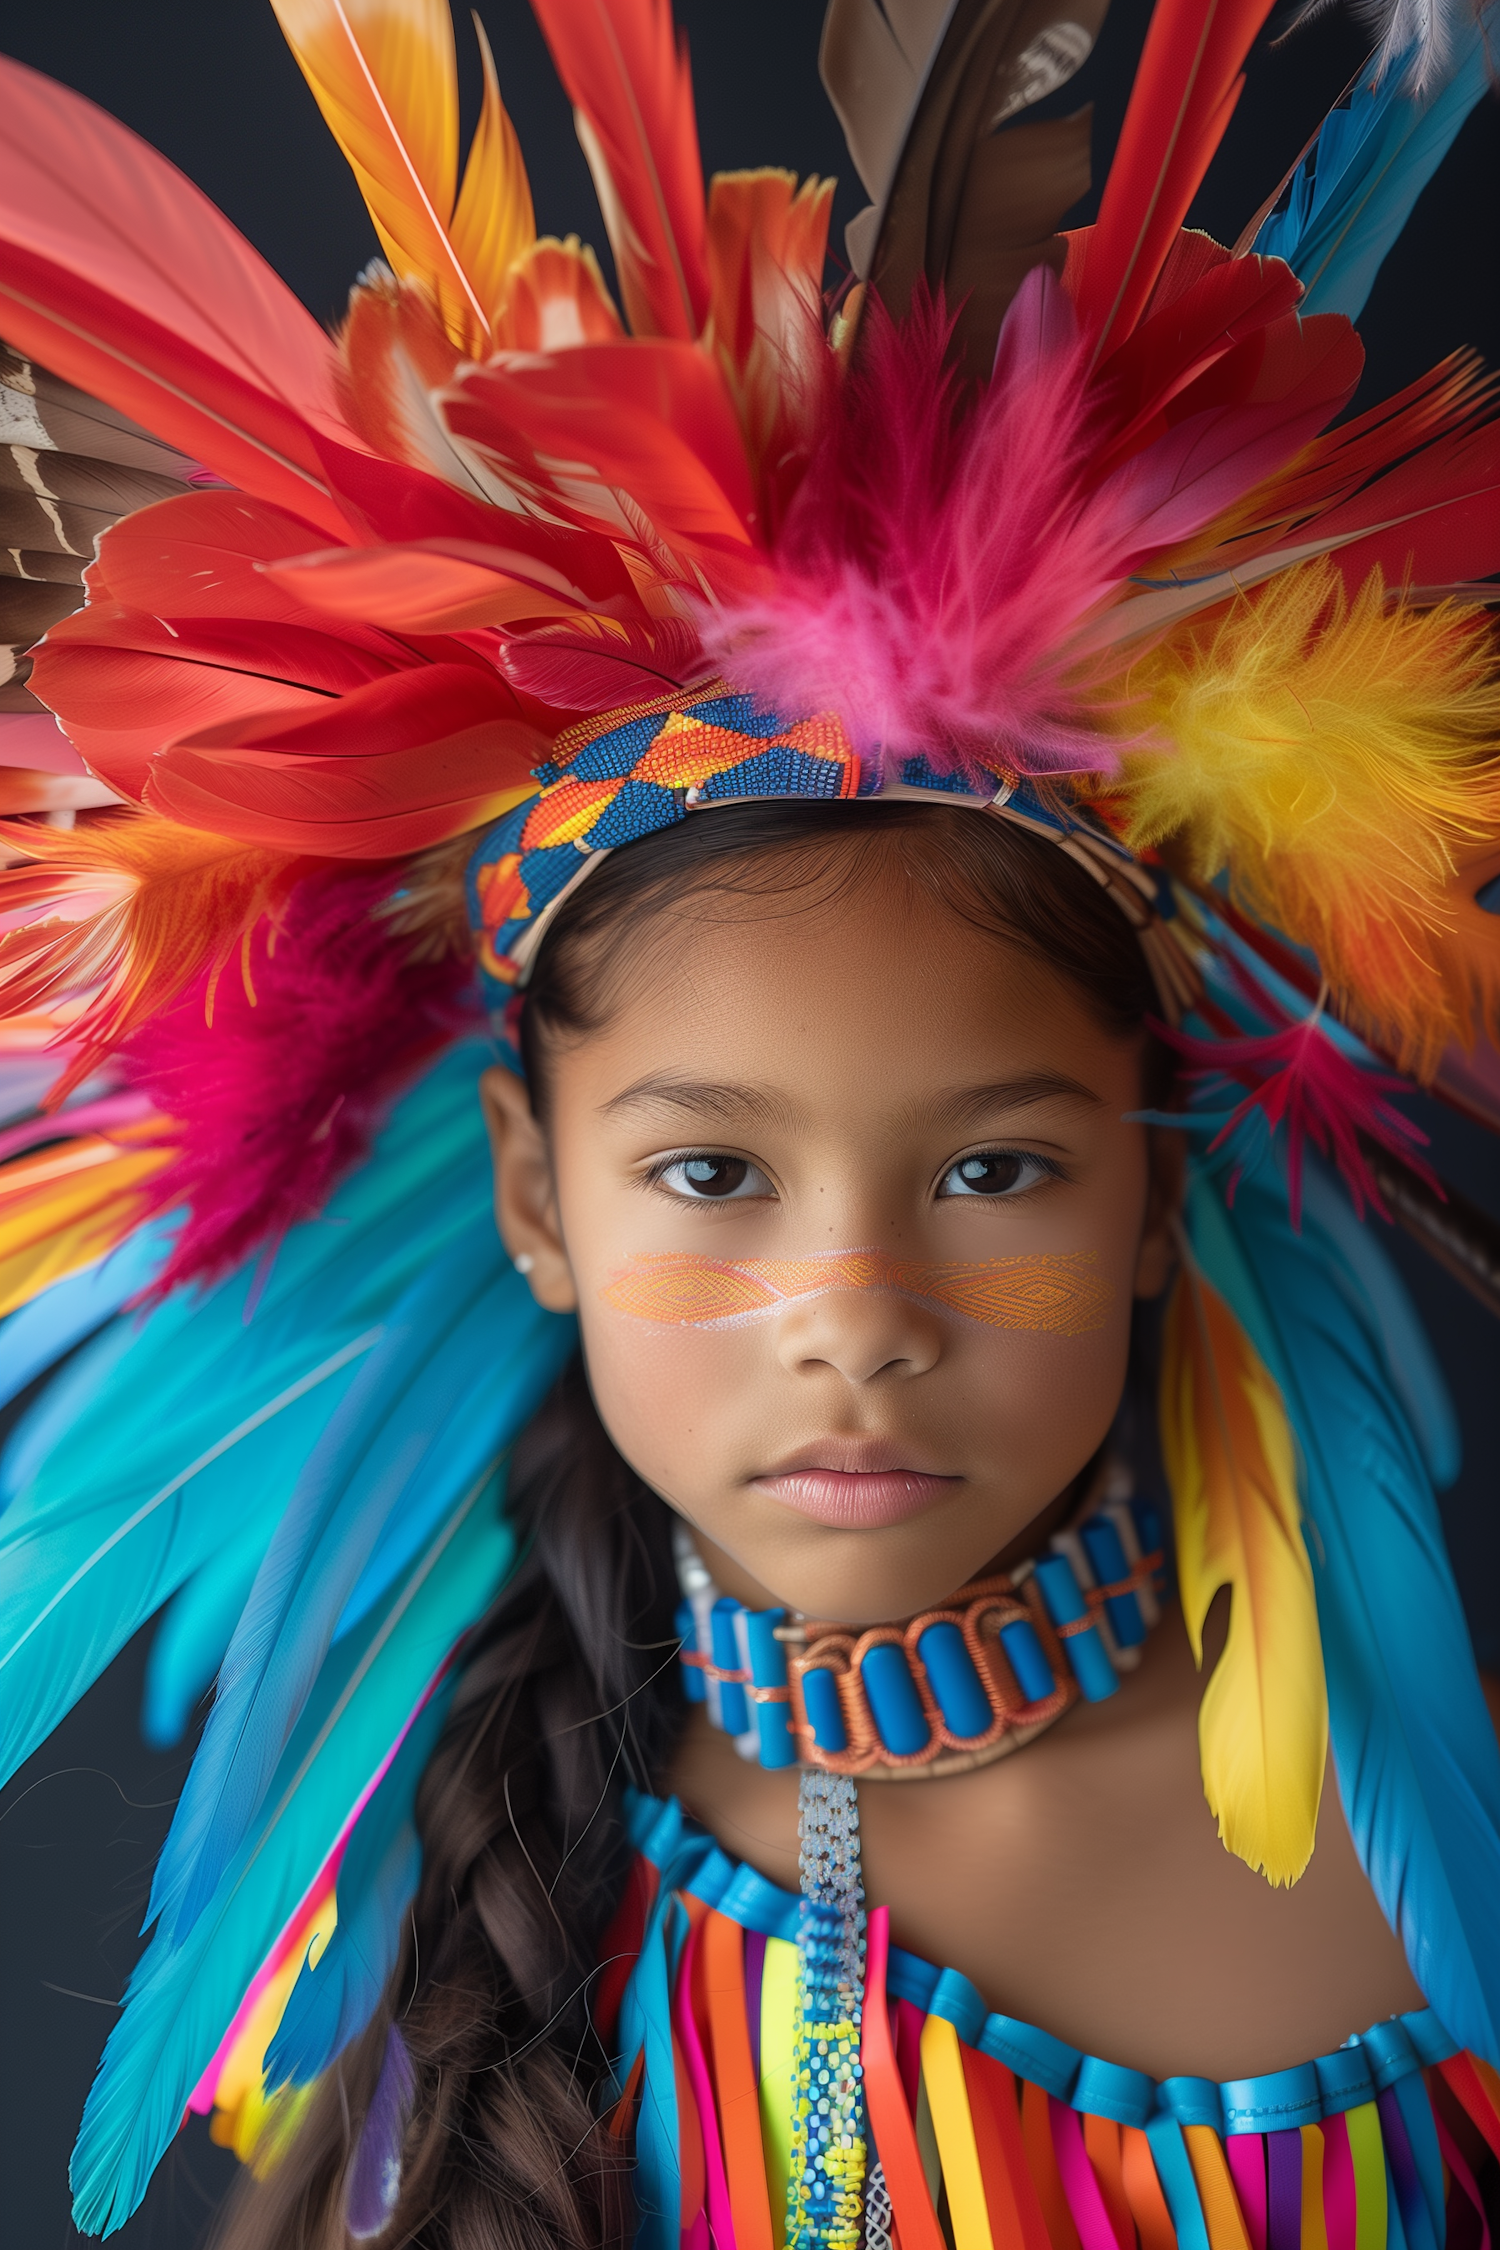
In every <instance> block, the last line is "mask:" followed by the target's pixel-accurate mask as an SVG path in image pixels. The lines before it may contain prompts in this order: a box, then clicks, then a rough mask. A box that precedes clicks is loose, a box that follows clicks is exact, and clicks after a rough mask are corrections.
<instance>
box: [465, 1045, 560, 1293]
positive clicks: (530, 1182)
mask: <svg viewBox="0 0 1500 2250" xmlns="http://www.w3.org/2000/svg"><path fill="white" fill-rule="evenodd" d="M479 1098H480V1101H481V1103H482V1104H483V1107H484V1121H485V1124H486V1126H487V1127H488V1129H489V1136H490V1154H491V1156H492V1158H493V1159H494V1165H495V1224H496V1226H497V1227H498V1228H499V1229H500V1239H501V1241H502V1242H503V1243H504V1244H505V1247H506V1250H507V1251H508V1252H509V1254H510V1256H511V1257H512V1258H513V1259H514V1260H515V1261H516V1262H517V1264H519V1265H520V1267H521V1270H522V1272H523V1273H524V1274H525V1275H526V1278H527V1280H528V1281H529V1282H530V1284H531V1294H532V1295H533V1297H535V1299H536V1301H537V1303H538V1304H539V1305H541V1306H542V1307H543V1308H544V1309H545V1310H546V1311H547V1312H559V1313H565V1312H576V1311H577V1310H578V1290H577V1287H576V1285H575V1284H574V1280H573V1268H572V1266H571V1265H570V1264H569V1263H568V1253H567V1250H566V1249H565V1248H564V1246H563V1238H562V1226H561V1223H560V1221H559V1218H558V1211H557V1193H556V1190H555V1189H554V1187H553V1184H552V1161H551V1158H550V1157H549V1155H548V1153H547V1143H546V1140H545V1138H544V1137H543V1134H542V1129H541V1127H540V1125H538V1123H537V1121H536V1118H535V1117H534V1116H533V1115H532V1109H531V1096H530V1094H529V1093H528V1092H527V1090H526V1082H525V1080H524V1079H522V1078H518V1077H517V1076H516V1073H515V1072H514V1071H513V1070H506V1069H504V1068H503V1067H502V1066H500V1065H499V1064H496V1065H495V1066H494V1067H493V1068H492V1069H490V1070H487V1071H485V1073H484V1075H483V1076H482V1077H481V1079H480V1081H479Z"/></svg>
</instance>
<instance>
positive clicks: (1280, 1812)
mask: <svg viewBox="0 0 1500 2250" xmlns="http://www.w3.org/2000/svg"><path fill="white" fill-rule="evenodd" d="M1161 1438H1162V1454H1163V1458H1164V1460H1165V1462H1166V1468H1167V1476H1168V1480H1169V1482H1170V1484H1171V1488H1172V1507H1173V1516H1174V1520H1175V1523H1176V1530H1177V1576H1178V1581H1179V1584H1180V1587H1181V1592H1182V1612H1183V1619H1184V1622H1185V1623H1186V1625H1187V1629H1188V1637H1189V1639H1190V1640H1191V1642H1192V1646H1193V1654H1194V1656H1195V1657H1196V1659H1197V1661H1198V1663H1199V1665H1200V1666H1201V1664H1202V1662H1203V1622H1204V1619H1205V1618H1206V1617H1207V1615H1208V1611H1209V1607H1210V1604H1211V1603H1212V1601H1213V1598H1214V1596H1215V1594H1216V1593H1217V1592H1218V1591H1219V1589H1220V1587H1221V1586H1227V1587H1229V1589H1230V1613H1229V1638H1228V1641H1227V1643H1226V1644H1225V1648H1224V1653H1223V1655H1222V1656H1221V1657H1220V1659H1219V1661H1218V1663H1217V1664H1216V1665H1215V1667H1214V1670H1213V1673H1212V1675H1211V1677H1210V1679H1209V1682H1208V1686H1207V1687H1206V1688H1205V1690H1204V1693H1203V1702H1202V1706H1201V1708H1200V1710H1199V1714H1198V1747H1199V1754H1200V1756H1201V1759H1202V1765H1203V1793H1204V1795H1205V1796H1206V1797H1207V1799H1208V1803H1209V1809H1210V1810H1211V1811H1212V1812H1213V1813H1214V1815H1215V1817H1216V1818H1217V1820H1218V1823H1219V1834H1220V1836H1221V1837H1222V1838H1223V1840H1224V1843H1225V1844H1226V1845H1227V1847H1228V1848H1229V1850H1230V1851H1232V1852H1234V1853H1236V1854H1237V1855H1238V1857H1239V1858H1241V1859H1243V1860H1244V1861H1246V1862H1247V1864H1248V1865H1249V1866H1251V1867H1253V1868H1255V1869H1257V1870H1258V1871H1259V1872H1261V1873H1263V1874H1264V1875H1265V1877H1266V1880H1267V1881H1268V1882H1270V1883H1287V1884H1290V1883H1295V1882H1296V1880H1297V1878H1298V1876H1299V1875H1301V1874H1302V1872H1303V1870H1304V1869H1305V1867H1306V1866H1307V1863H1308V1861H1309V1859H1310V1858H1311V1857H1312V1849H1313V1840H1314V1836H1315V1834H1316V1831H1317V1825H1318V1801H1319V1798H1320V1796H1321V1794H1322V1789H1323V1772H1324V1768H1325V1766H1326V1764H1327V1758H1328V1694H1327V1688H1326V1686H1325V1683H1324V1678H1323V1647H1322V1642H1321V1640H1320V1638H1319V1634H1318V1611H1317V1603H1316V1600H1315V1598H1314V1594H1313V1582H1312V1568H1311V1565H1310V1564H1309V1562H1308V1559H1307V1549H1306V1546H1305V1545H1304V1543H1303V1538H1302V1528H1301V1523H1300V1520H1299V1519H1300V1511H1299V1508H1298V1504H1297V1479H1296V1466H1295V1461H1294V1457H1293V1447H1292V1434H1291V1430H1290V1427H1289V1426H1288V1423H1287V1418H1286V1410H1285V1408H1284V1406H1283V1405H1282V1402H1281V1394H1280V1392H1279V1391H1278V1390H1277V1388H1276V1385H1275V1384H1274V1383H1273V1382H1272V1380H1271V1377H1270V1375H1269V1374H1268V1373H1267V1371H1266V1369H1265V1367H1264V1365H1263V1364H1262V1362H1261V1360H1260V1358H1259V1356H1258V1355H1257V1353H1256V1351H1255V1348H1254V1346H1253V1345H1252V1344H1251V1342H1250V1339H1249V1337H1248V1336H1247V1335H1246V1334H1245V1331H1244V1329H1243V1328H1242V1327H1241V1326H1240V1323H1239V1321H1238V1320H1237V1319H1236V1318H1235V1316H1234V1314H1233V1312H1232V1311H1231V1310H1230V1308H1229V1306H1228V1305H1227V1304H1226V1303H1225V1302H1224V1300H1223V1298H1222V1297H1221V1296H1219V1294H1218V1292H1217V1291H1216V1290H1214V1289H1212V1288H1210V1286H1209V1285H1208V1283H1207V1282H1206V1281H1205V1280H1204V1279H1203V1277H1202V1276H1201V1274H1199V1273H1197V1272H1196V1271H1193V1270H1191V1269H1187V1270H1185V1271H1184V1272H1183V1273H1182V1274H1181V1275H1179V1277H1178V1280H1177V1283H1176V1286H1175V1288H1174V1289H1173V1292H1172V1300H1171V1303H1170V1305H1169V1306H1168V1309H1167V1321H1166V1334H1165V1338H1164V1353H1163V1362H1162V1385H1161Z"/></svg>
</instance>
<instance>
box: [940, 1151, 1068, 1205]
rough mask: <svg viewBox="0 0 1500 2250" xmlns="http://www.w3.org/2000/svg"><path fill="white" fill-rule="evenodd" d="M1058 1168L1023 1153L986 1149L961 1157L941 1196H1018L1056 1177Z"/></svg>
mask: <svg viewBox="0 0 1500 2250" xmlns="http://www.w3.org/2000/svg"><path fill="white" fill-rule="evenodd" d="M1055 1175H1056V1167H1055V1165H1052V1164H1049V1163H1048V1162H1047V1159H1046V1158H1045V1157H1044V1156H1032V1155H1030V1154H1026V1153H1023V1152H1022V1151H1021V1150H1019V1149H1013V1148H1003V1149H982V1150H981V1151H980V1152H979V1154H978V1155H977V1156H961V1157H960V1158H959V1160H958V1162H957V1163H956V1164H954V1165H951V1166H950V1167H949V1169H948V1171H947V1172H946V1173H945V1174H944V1176H943V1184H942V1186H941V1187H940V1188H939V1190H938V1193H939V1195H1014V1194H1015V1192H1016V1191H1017V1189H1018V1188H1019V1189H1024V1188H1030V1187H1035V1186H1036V1184H1037V1182H1038V1181H1039V1180H1044V1179H1046V1178H1048V1177H1049V1176H1053V1177H1055Z"/></svg>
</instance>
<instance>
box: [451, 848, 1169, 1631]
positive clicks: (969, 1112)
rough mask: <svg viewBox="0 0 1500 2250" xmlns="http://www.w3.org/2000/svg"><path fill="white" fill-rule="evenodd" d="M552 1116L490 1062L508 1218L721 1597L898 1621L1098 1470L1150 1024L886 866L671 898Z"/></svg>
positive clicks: (1150, 1246)
mask: <svg viewBox="0 0 1500 2250" xmlns="http://www.w3.org/2000/svg"><path fill="white" fill-rule="evenodd" d="M655 935H656V939H657V942H655V943H650V944H647V945H644V946H642V947H641V948H640V958H639V962H638V963H637V962H635V961H632V962H630V963H629V964H628V973H626V974H624V975H623V976H622V977H621V978H620V980H619V982H620V990H619V992H618V994H617V995H616V996H615V997H614V999H613V1002H612V1008H611V1013H610V1016H609V1020H608V1023H607V1025H606V1027H605V1028H604V1029H602V1030H600V1031H598V1032H595V1033H591V1034H590V1035H589V1036H588V1037H587V1038H585V1039H581V1040H578V1041H576V1042H567V1043H562V1044H560V1045H559V1046H558V1047H557V1049H556V1051H555V1052H554V1053H553V1055H552V1056H551V1058H550V1061H549V1073H550V1115H549V1132H548V1135H547V1138H546V1139H545V1140H544V1139H543V1137H542V1135H541V1133H540V1132H539V1131H538V1129H537V1127H536V1125H535V1124H534V1122H533V1120H532V1118H531V1114H530V1110H529V1106H528V1103H527V1098H526V1094H525V1091H524V1089H523V1088H522V1087H521V1085H520V1083H519V1081H517V1080H515V1079H514V1078H512V1077H511V1076H510V1074H509V1073H507V1072H504V1071H494V1072H491V1073H490V1074H489V1076H488V1078H487V1081H486V1095H487V1101H488V1105H489V1108H490V1113H491V1118H492V1123H493V1126H494V1132H495V1139H496V1146H497V1159H498V1208H499V1216H500V1224H501V1230H502V1232H503V1234H504V1237H505V1240H506V1244H507V1246H508V1248H509V1249H510V1251H511V1253H512V1255H515V1254H518V1253H525V1254H527V1255H529V1256H530V1258H531V1259H532V1261H533V1264H532V1267H531V1281H532V1286H533V1288H534V1289H535V1291H536V1294H537V1296H538V1298H539V1299H540V1300H541V1302H542V1303H544V1304H546V1305H548V1306H549V1307H551V1308H553V1309H554V1310H558V1311H565V1310H573V1309H576V1311H577V1313H578V1317H579V1321H580V1324H581V1328H582V1334H583V1346H584V1351H585V1355H586V1359H587V1365H588V1371H589V1378H590V1382H591V1384H592V1388H593V1392H594V1396H595V1399H596V1400H597V1403H598V1407H599V1412H600V1414H601V1415H602V1417H603V1420H604V1422H605V1425H606V1427H607V1428H608V1430H609V1433H610V1436H611V1437H612V1438H613V1440H614V1442H615V1444H616V1446H617V1447H618V1448H619V1450H620V1452H621V1453H622V1454H623V1455H624V1456H625V1458H626V1460H627V1461H629V1462H630V1463H631V1465H632V1466H633V1467H634V1468H635V1469H636V1470H637V1471H638V1472H639V1474H640V1475H641V1476H642V1477H643V1478H644V1479H645V1480H646V1482H647V1483H648V1484H649V1485H651V1486H652V1487H653V1489H654V1490H655V1491H657V1492H658V1493H660V1494H661V1496H662V1498H663V1499H664V1500H666V1501H667V1502H668V1503H669V1505H670V1506H671V1507H673V1508H674V1509H676V1510H677V1512H678V1513H679V1514H680V1515H682V1516H684V1517H685V1518H686V1519H687V1521H688V1522H689V1523H690V1524H691V1525H693V1526H694V1527H695V1528H696V1530H697V1531H698V1532H699V1534H700V1535H701V1538H702V1539H703V1540H704V1541H706V1542H707V1543H708V1544H709V1546H710V1547H711V1548H712V1549H716V1550H718V1552H717V1554H713V1553H710V1554H709V1556H708V1559H709V1561H710V1564H711V1566H712V1567H714V1568H715V1570H716V1573H717V1575H719V1576H720V1577H721V1579H722V1580H723V1581H724V1582H725V1583H726V1585H727V1586H728V1589H729V1590H730V1591H734V1592H738V1593H741V1595H742V1597H743V1598H751V1599H755V1598H757V1597H758V1598H760V1599H761V1600H764V1599H765V1598H766V1596H771V1597H774V1599H775V1600H776V1601H778V1602H783V1603H786V1604H788V1605H789V1606H791V1607H793V1608H796V1609H800V1610H804V1611H806V1612H808V1613H810V1614H813V1615H819V1616H830V1617H836V1618H840V1619H844V1620H848V1621H849V1622H851V1623H866V1622H870V1621H873V1620H876V1619H879V1618H884V1617H896V1616H905V1615H909V1614H911V1613H912V1612H914V1611H916V1610H918V1609H921V1608H923V1607H925V1606H927V1605H928V1604H930V1603H932V1602H935V1601H938V1600H941V1599H942V1598H943V1597H945V1596H946V1595H948V1594H950V1593H951V1592H952V1591H953V1590H954V1589H955V1588H956V1587H957V1586H959V1585H960V1584H962V1583H963V1581H964V1580H965V1579H967V1578H970V1577H972V1576H974V1575H975V1574H976V1573H977V1572H978V1571H979V1570H981V1569H982V1568H983V1566H984V1565H985V1564H986V1562H988V1561H989V1560H990V1559H991V1558H992V1557H994V1556H995V1555H997V1554H998V1553H999V1552H1001V1550H1003V1549H1004V1548H1005V1547H1006V1546H1008V1545H1009V1544H1010V1542H1011V1541H1012V1540H1014V1539H1015V1538H1016V1537H1017V1535H1018V1534H1019V1533H1020V1532H1022V1531H1023V1530H1024V1528H1025V1527H1026V1525H1027V1524H1028V1523H1029V1522H1030V1521H1031V1520H1032V1519H1033V1518H1034V1517H1035V1516H1037V1515H1038V1514H1039V1513H1040V1512H1041V1511H1042V1510H1043V1509H1044V1508H1046V1507H1047V1505H1048V1503H1049V1502H1051V1501H1052V1500H1053V1499H1054V1498H1055V1497H1056V1496H1057V1495H1058V1494H1059V1493H1060V1492H1061V1491H1062V1490H1063V1489H1064V1488H1065V1487H1066V1486H1067V1484H1068V1483H1069V1481H1070V1480H1071V1479H1072V1478H1073V1477H1074V1476H1075V1475H1076V1474H1077V1472H1078V1471H1079V1469H1080V1468H1082V1466H1083V1465H1084V1464H1085V1462H1087V1460H1088V1459H1089V1457H1090V1455H1091V1454H1092V1453H1093V1452H1094V1450H1095V1448H1096V1447H1097V1446H1098V1445H1099V1443H1100V1441H1101V1440H1102V1439H1103V1437H1104V1436H1105V1434H1106V1432H1107V1431H1108V1429H1109V1427H1110V1423H1111V1421H1112V1420H1113V1418H1114V1414H1115V1410H1116V1408H1117V1406H1118V1403H1119V1399H1120V1393H1121V1388H1122V1385H1123V1381H1124V1375H1125V1363H1126V1353H1127V1348H1128V1344H1129V1336H1130V1317H1131V1304H1132V1299H1133V1298H1134V1297H1135V1296H1136V1295H1142V1294H1154V1293H1156V1292H1157V1291H1158V1290H1159V1289H1160V1288H1161V1287H1162V1286H1163V1284H1164V1281H1165V1278H1166V1272H1167V1266H1168V1262H1169V1247H1168V1233H1167V1220H1168V1214H1167V1212H1166V1210H1165V1208H1164V1204H1165V1200H1166V1199H1165V1198H1164V1196H1163V1195H1161V1194H1160V1193H1158V1192H1157V1191H1156V1189H1155V1188H1154V1187H1153V1172H1152V1164H1151V1153H1150V1147H1149V1143H1148V1135H1147V1131H1146V1129H1145V1128H1144V1127H1143V1126H1141V1125H1138V1124H1131V1123H1129V1122H1127V1116H1128V1113H1129V1112H1131V1111H1134V1110H1136V1109H1139V1108H1140V1107H1141V1105H1142V1098H1143V1097H1142V1089H1141V1042H1140V1041H1139V1040H1138V1039H1119V1038H1113V1037H1110V1036H1109V1035H1107V1034H1106V1033H1104V1032H1102V1031H1101V1030H1100V1028H1099V1025H1098V1022H1097V1020H1096V1019H1095V1018H1094V1016H1093V1015H1092V1014H1091V1013H1090V1012H1089V1010H1088V1009H1087V1007H1086V1006H1085V1004H1084V1002H1083V1000H1082V999H1081V997H1080V996H1079V995H1078V994H1077V993H1076V992H1075V990H1074V989H1073V988H1072V987H1071V986H1069V985H1067V984H1065V983H1064V982H1062V981H1061V980H1060V979H1059V978H1057V977H1055V976H1053V975H1052V974H1051V973H1050V972H1049V971H1048V970H1047V969H1046V968H1044V967H1043V966H1041V965H1040V964H1039V963H1038V962H1037V961H1036V960H1035V959H1034V958H1032V957H1031V956H1029V955H1028V954H1025V953H1023V952H1022V951H1020V950H1019V949H1017V948H1016V947H1014V946H1011V945H1008V944H1005V943H1003V942H1001V941H999V940H997V939H996V938H994V937H991V936H989V935H987V934H984V933H983V932H981V931H979V930H976V929H974V928H973V927H971V926H970V925H969V924H967V923H965V922H963V921H961V920H959V919H958V918H957V917H955V916H952V915H950V914H949V913H947V912H946V911H944V910H943V909H941V908H940V907H938V906H936V905H935V904H933V903H932V902H931V901H930V900H929V899H928V898H927V897H926V896H925V894H922V893H919V892H917V891H916V890H915V888H914V887H913V886H911V885H910V884H909V883H907V882H904V881H903V880H902V879H901V877H900V875H899V873H897V872H895V871H894V870H890V871H887V872H886V873H884V874H881V875H877V876H875V877H873V878H872V879H871V881H870V882H869V883H868V884H865V885H862V886H860V887H858V888H857V889H856V890H855V891H854V892H853V894H852V895H845V896H843V897H842V898H840V899H838V900H837V901H835V902H832V903H827V904H808V905H803V906H798V907H796V908H795V910H793V911H787V910H786V907H785V905H784V904H783V905H782V906H781V908H780V909H779V910H778V909H776V908H772V909H771V910H769V911H768V910H767V909H766V907H765V906H764V905H762V904H757V905H755V906H745V905H744V904H743V903H739V904H736V903H734V902H726V901H725V900H724V899H723V898H722V897H717V896H711V897H707V898H702V899H693V900H689V901H688V902H687V903H686V904H685V906H684V907H683V908H682V910H681V912H680V914H678V915H675V916H673V917H672V918H671V919H670V920H669V921H667V922H666V923H665V924H658V925H657V926H656V931H655Z"/></svg>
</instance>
